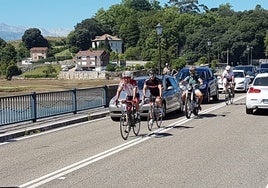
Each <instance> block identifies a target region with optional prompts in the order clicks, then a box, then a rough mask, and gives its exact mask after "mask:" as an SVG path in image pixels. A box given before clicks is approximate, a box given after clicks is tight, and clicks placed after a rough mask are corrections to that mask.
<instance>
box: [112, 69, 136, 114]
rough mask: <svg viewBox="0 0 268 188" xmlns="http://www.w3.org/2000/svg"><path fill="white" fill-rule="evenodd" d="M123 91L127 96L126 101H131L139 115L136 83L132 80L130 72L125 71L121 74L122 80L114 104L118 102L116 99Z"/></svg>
mask: <svg viewBox="0 0 268 188" xmlns="http://www.w3.org/2000/svg"><path fill="white" fill-rule="evenodd" d="M122 90H124V91H125V92H126V94H127V96H126V100H132V101H133V102H134V105H135V108H136V111H137V114H138V115H139V100H140V99H139V98H140V96H139V92H138V86H137V81H136V80H134V79H132V73H131V72H130V71H125V72H123V74H122V80H121V81H120V83H119V86H118V89H117V92H116V98H115V102H116V103H117V102H118V98H119V96H120V93H121V91H122Z"/></svg>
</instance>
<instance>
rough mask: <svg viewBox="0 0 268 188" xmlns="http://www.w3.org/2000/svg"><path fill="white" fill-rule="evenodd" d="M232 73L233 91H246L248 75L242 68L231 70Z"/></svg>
mask: <svg viewBox="0 0 268 188" xmlns="http://www.w3.org/2000/svg"><path fill="white" fill-rule="evenodd" d="M233 73H234V81H235V88H234V90H235V91H244V92H246V91H247V89H248V87H249V83H250V82H251V81H250V77H249V75H246V73H245V71H243V70H233Z"/></svg>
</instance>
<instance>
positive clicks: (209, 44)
mask: <svg viewBox="0 0 268 188" xmlns="http://www.w3.org/2000/svg"><path fill="white" fill-rule="evenodd" d="M210 46H211V41H210V39H208V66H209V67H211V66H210Z"/></svg>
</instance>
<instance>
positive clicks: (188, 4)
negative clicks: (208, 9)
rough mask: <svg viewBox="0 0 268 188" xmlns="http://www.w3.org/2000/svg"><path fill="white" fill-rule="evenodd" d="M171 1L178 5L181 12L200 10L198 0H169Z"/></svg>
mask: <svg viewBox="0 0 268 188" xmlns="http://www.w3.org/2000/svg"><path fill="white" fill-rule="evenodd" d="M169 3H170V4H172V5H175V6H176V7H178V9H179V12H180V13H191V12H195V13H197V12H200V9H199V8H198V0H169ZM202 7H203V6H202Z"/></svg>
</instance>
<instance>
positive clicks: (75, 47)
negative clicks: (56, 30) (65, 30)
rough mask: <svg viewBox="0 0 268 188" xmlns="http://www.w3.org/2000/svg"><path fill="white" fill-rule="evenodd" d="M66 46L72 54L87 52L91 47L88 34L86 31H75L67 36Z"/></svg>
mask: <svg viewBox="0 0 268 188" xmlns="http://www.w3.org/2000/svg"><path fill="white" fill-rule="evenodd" d="M67 45H68V46H69V48H70V51H71V52H72V53H77V52H78V51H79V50H88V49H89V48H90V47H91V38H90V33H89V31H88V30H87V29H83V28H81V29H76V30H74V31H72V32H70V33H69V35H68V36H67Z"/></svg>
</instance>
